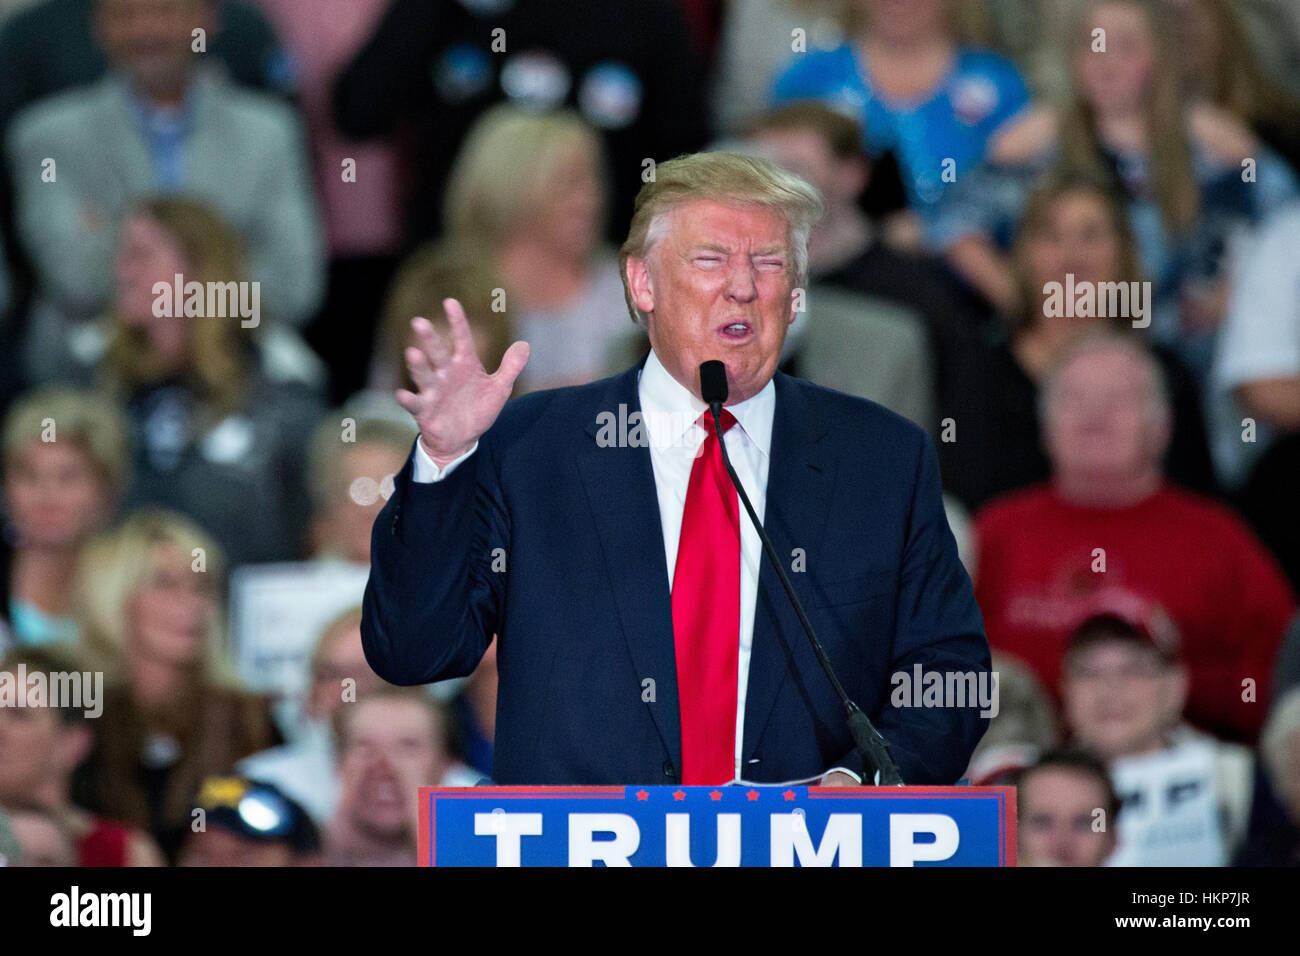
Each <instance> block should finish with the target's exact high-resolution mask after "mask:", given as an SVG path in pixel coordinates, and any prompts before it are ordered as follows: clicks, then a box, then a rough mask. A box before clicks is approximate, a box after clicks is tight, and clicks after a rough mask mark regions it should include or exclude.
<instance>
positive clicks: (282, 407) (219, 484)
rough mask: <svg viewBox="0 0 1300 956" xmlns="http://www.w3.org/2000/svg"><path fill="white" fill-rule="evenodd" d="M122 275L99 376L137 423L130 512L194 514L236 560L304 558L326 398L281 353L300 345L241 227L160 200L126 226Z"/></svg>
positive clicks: (95, 365) (99, 352)
mask: <svg viewBox="0 0 1300 956" xmlns="http://www.w3.org/2000/svg"><path fill="white" fill-rule="evenodd" d="M116 273H117V289H116V293H115V298H114V302H113V306H112V309H111V311H110V314H109V316H108V319H107V322H106V324H105V329H104V338H103V341H102V342H101V343H100V346H99V348H97V349H94V350H88V360H89V362H90V363H91V365H90V367H89V368H88V369H86V370H85V373H86V377H87V378H88V379H90V380H91V381H93V382H94V383H95V384H96V385H97V386H98V387H99V388H100V389H101V390H102V391H104V393H105V394H106V395H107V396H108V397H109V398H110V399H111V400H112V401H115V402H118V403H120V404H121V405H122V406H123V407H124V408H125V410H126V413H127V418H128V420H129V421H130V425H131V431H132V438H133V440H134V441H133V443H134V465H135V481H134V483H133V485H132V487H131V489H130V492H129V493H128V495H127V499H126V505H127V507H128V508H130V507H136V506H142V505H157V506H160V507H166V508H173V509H175V510H177V511H180V512H182V513H184V514H187V515H189V516H190V517H192V518H194V519H195V520H196V521H198V522H199V523H200V524H202V525H203V526H204V527H206V528H208V529H209V530H210V531H211V532H212V533H213V534H214V535H215V536H216V537H217V539H218V540H219V541H220V542H221V544H222V546H223V547H224V548H225V549H226V551H227V553H228V554H229V555H230V557H231V560H232V561H233V562H235V563H244V562H249V561H271V560H290V559H294V558H297V557H298V556H299V554H300V548H301V537H302V533H303V528H304V527H305V523H306V504H305V495H303V494H302V490H301V489H302V482H303V476H302V472H303V461H302V459H303V450H304V447H305V443H306V436H307V434H308V433H309V432H310V430H311V427H312V425H313V424H314V423H315V421H316V419H317V418H318V417H319V415H320V412H321V411H322V403H321V401H320V397H319V395H318V393H317V392H316V390H315V389H314V388H313V387H312V386H311V385H309V384H308V383H307V382H306V380H305V379H303V378H296V379H295V378H294V377H293V376H292V375H291V374H290V372H289V365H287V364H285V363H284V362H282V361H281V358H280V356H281V355H282V353H283V352H284V350H285V348H286V343H287V340H285V339H284V338H283V336H278V335H277V334H276V333H275V329H274V327H273V325H272V324H271V323H270V322H264V321H263V318H264V317H263V316H261V315H260V314H259V303H260V299H261V296H260V287H259V286H258V285H257V284H256V283H249V282H246V281H244V280H245V275H246V273H245V271H244V252H243V247H242V244H241V242H240V239H239V237H238V235H237V234H236V233H235V232H234V230H233V229H232V228H231V227H230V226H228V225H227V224H226V223H225V222H223V221H222V220H221V218H220V217H219V216H217V214H216V213H215V212H213V211H212V210H211V209H210V208H209V207H207V206H206V205H204V204H202V203H200V202H197V201H193V200H190V199H184V198H168V199H154V200H149V201H146V202H143V203H141V204H140V205H139V206H138V207H137V208H136V210H135V212H134V213H133V214H132V215H131V216H130V217H129V218H128V219H127V221H126V223H125V225H124V227H123V231H122V238H121V241H120V244H119V248H118V253H117V262H116ZM178 285H179V286H180V287H181V289H182V290H183V298H182V301H181V302H177V301H176V298H177V295H176V292H175V289H176V287H177V286H178ZM195 289H197V290H199V292H200V294H198V295H195V296H193V298H191V290H195ZM217 292H220V295H218V294H216V293H217ZM182 305H183V308H178V307H180V306H182ZM236 305H238V306H239V307H240V308H236ZM244 307H247V308H244ZM196 311H197V312H199V313H200V314H194V313H195V312H196ZM246 312H247V313H251V318H249V317H245V315H244V313H246ZM293 361H296V359H294V360H293ZM304 374H305V373H304Z"/></svg>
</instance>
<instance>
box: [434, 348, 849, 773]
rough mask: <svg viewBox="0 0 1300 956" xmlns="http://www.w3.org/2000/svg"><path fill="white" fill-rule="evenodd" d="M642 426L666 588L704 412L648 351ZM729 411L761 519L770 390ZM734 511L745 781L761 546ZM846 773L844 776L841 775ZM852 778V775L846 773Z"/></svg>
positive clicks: (445, 471) (438, 473)
mask: <svg viewBox="0 0 1300 956" xmlns="http://www.w3.org/2000/svg"><path fill="white" fill-rule="evenodd" d="M637 389H638V396H639V398H640V403H641V413H642V421H643V424H644V428H645V434H646V439H647V441H648V442H649V445H650V462H651V465H652V466H653V468H654V478H655V492H656V494H657V495H658V498H659V518H660V521H661V522H662V524H663V535H664V557H665V558H666V559H667V562H668V580H669V585H670V586H671V584H672V579H673V575H674V573H675V572H676V567H677V544H678V541H679V539H680V537H681V530H682V513H683V511H685V508H686V489H687V486H688V485H689V484H690V477H691V466H692V465H693V464H694V463H695V457H696V455H697V453H698V452H699V448H700V445H701V444H702V443H703V442H704V436H705V430H704V428H703V427H702V426H700V425H697V424H695V422H696V419H698V418H699V417H700V415H702V414H704V412H705V411H707V409H708V406H707V405H705V404H704V403H703V402H702V401H700V400H699V399H698V398H696V397H695V396H694V395H693V394H691V392H690V390H689V389H687V388H686V387H685V386H684V385H682V384H681V383H680V382H678V381H677V380H676V379H675V378H673V377H672V375H670V374H669V373H668V370H667V369H666V368H664V366H663V363H661V362H660V361H659V357H658V356H657V355H655V353H654V351H653V350H652V351H651V352H650V355H649V356H648V357H647V358H646V362H645V366H644V367H643V368H642V369H641V373H640V378H639V381H638V386H637ZM727 411H729V412H731V414H732V415H734V416H735V418H736V425H735V426H733V427H732V428H730V429H728V430H727V432H726V433H725V434H724V436H723V438H724V440H725V441H726V443H727V453H728V455H729V456H730V458H731V464H732V466H733V467H734V468H735V469H736V475H737V477H738V478H740V482H741V484H742V485H744V487H745V492H746V493H747V494H748V495H749V500H750V503H751V504H752V505H753V506H754V511H755V513H756V514H757V515H758V516H759V518H760V519H763V518H764V514H765V512H764V506H765V504H766V502H767V469H768V463H769V462H770V460H771V450H772V421H773V419H774V417H775V413H776V386H775V385H773V384H772V382H771V381H768V383H767V384H766V385H765V386H763V388H762V390H761V391H760V392H759V393H758V394H757V395H755V396H753V397H752V398H748V399H746V400H745V401H743V402H739V403H737V404H735V405H728V406H727ZM415 447H416V454H415V462H414V466H413V469H412V475H411V478H412V480H413V481H417V482H431V481H440V480H441V479H443V478H445V477H446V476H447V475H449V474H450V473H451V472H452V470H453V469H454V468H455V467H456V466H457V465H459V464H460V463H461V462H462V461H464V460H465V459H466V458H468V457H469V456H470V455H472V454H473V453H474V450H475V449H476V448H478V444H477V443H475V445H474V448H471V449H470V450H469V451H468V452H466V453H465V454H464V455H462V456H461V457H460V458H458V459H456V460H455V461H453V462H451V463H449V464H448V465H447V466H446V467H445V468H442V469H439V468H438V466H437V465H435V464H434V462H433V459H431V458H430V457H429V456H428V455H427V454H426V453H425V451H424V448H423V447H422V446H421V445H420V443H419V442H418V441H417V442H416V446H415ZM736 498H737V502H736V507H737V509H738V510H739V513H740V633H739V634H738V635H737V640H738V641H739V646H740V656H739V659H738V662H737V663H738V667H737V681H736V684H737V686H736V754H735V770H736V779H738V780H739V779H744V773H743V769H744V768H742V767H741V765H740V764H741V759H742V758H741V754H742V753H743V749H744V739H743V738H744V732H745V691H746V689H747V687H748V684H749V657H750V651H751V649H752V647H753V639H754V612H755V608H756V606H757V603H758V576H759V571H760V569H761V565H762V558H763V544H762V541H761V540H760V539H759V537H758V531H757V530H755V528H754V525H753V522H751V521H750V520H749V518H748V517H747V516H746V515H745V508H744V505H743V504H741V503H740V500H739V499H740V496H739V495H737V496H736ZM843 772H845V773H849V771H843ZM851 775H853V776H856V775H855V774H851Z"/></svg>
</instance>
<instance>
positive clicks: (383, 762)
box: [325, 687, 449, 866]
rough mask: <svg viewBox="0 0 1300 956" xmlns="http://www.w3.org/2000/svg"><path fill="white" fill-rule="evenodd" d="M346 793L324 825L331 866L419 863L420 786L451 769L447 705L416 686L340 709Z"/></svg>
mask: <svg viewBox="0 0 1300 956" xmlns="http://www.w3.org/2000/svg"><path fill="white" fill-rule="evenodd" d="M334 727H335V742H336V748H337V753H338V761H339V764H338V773H339V799H338V805H337V807H336V809H335V813H334V817H333V819H332V820H331V821H330V823H329V824H328V826H327V827H326V830H325V862H326V863H327V864H328V865H330V866H414V865H415V862H416V860H415V854H416V827H417V825H418V812H419V805H418V799H417V791H418V789H419V788H420V787H432V786H438V785H440V784H441V782H442V780H443V777H444V775H445V774H446V773H447V769H448V764H449V761H448V757H447V725H446V717H445V716H444V714H443V711H442V708H441V707H440V706H439V705H438V704H436V703H435V702H434V700H433V698H431V697H430V696H429V695H428V694H426V693H425V692H424V691H422V690H419V689H415V688H400V687H394V688H391V689H386V690H378V691H375V692H372V693H370V694H368V695H366V696H365V697H359V698H358V699H357V701H356V702H355V703H351V704H348V705H346V706H344V707H340V708H339V709H338V710H337V711H336V712H335V715H334Z"/></svg>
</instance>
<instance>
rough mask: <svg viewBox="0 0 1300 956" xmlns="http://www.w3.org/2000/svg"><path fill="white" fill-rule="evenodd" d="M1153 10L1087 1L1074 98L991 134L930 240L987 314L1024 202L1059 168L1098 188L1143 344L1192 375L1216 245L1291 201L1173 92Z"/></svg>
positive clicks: (1006, 282)
mask: <svg viewBox="0 0 1300 956" xmlns="http://www.w3.org/2000/svg"><path fill="white" fill-rule="evenodd" d="M1163 2H1164V0H1090V2H1086V3H1084V4H1083V5H1082V6H1081V8H1080V10H1079V13H1078V17H1077V20H1076V22H1075V24H1074V27H1073V29H1072V31H1071V34H1070V36H1071V38H1072V40H1071V42H1072V54H1071V57H1072V58H1071V65H1072V68H1073V92H1072V94H1071V97H1070V100H1069V102H1068V103H1067V104H1066V105H1065V106H1064V107H1060V108H1058V107H1054V106H1048V105H1043V106H1039V107H1037V108H1035V109H1032V110H1030V111H1028V112H1027V113H1026V115H1025V116H1024V117H1023V118H1022V119H1021V120H1020V121H1018V122H1017V123H1015V124H1012V125H1011V126H1009V127H1008V128H1007V129H1006V130H1004V131H1002V132H1000V133H999V134H998V136H996V137H995V138H994V140H993V141H992V142H991V144H990V148H989V156H988V162H987V164H986V165H985V166H984V167H982V168H980V169H977V170H973V171H971V172H968V173H967V174H966V175H965V176H964V177H958V180H957V182H956V184H954V187H953V189H952V190H951V191H950V192H949V194H948V195H947V197H946V198H945V200H944V203H943V207H942V209H941V210H940V212H939V215H938V216H937V217H936V220H935V222H934V223H933V224H932V228H931V230H930V235H929V241H930V242H931V244H932V245H933V246H934V247H935V249H936V250H937V251H940V252H942V253H943V254H944V255H946V257H947V258H948V261H949V263H950V264H951V265H952V266H953V268H954V269H955V270H956V271H957V273H958V274H959V275H961V276H962V277H964V278H965V279H966V281H967V282H968V283H969V284H970V285H971V286H972V287H973V288H974V289H976V290H977V291H978V292H979V293H981V294H982V295H983V296H984V297H985V298H986V299H987V300H988V301H989V302H990V303H991V304H992V305H993V306H995V307H996V308H998V309H1000V310H1003V311H1009V310H1010V309H1012V308H1013V307H1014V301H1015V298H1016V288H1015V277H1014V273H1013V269H1012V267H1011V263H1010V259H1009V257H1008V255H1007V250H1008V249H1009V247H1010V245H1011V243H1012V242H1013V241H1014V237H1015V224H1016V222H1017V221H1018V220H1019V218H1020V215H1021V213H1022V211H1023V209H1024V205H1025V201H1026V199H1027V197H1028V194H1029V193H1030V191H1031V190H1032V188H1033V185H1034V183H1035V182H1036V181H1037V180H1038V179H1039V177H1040V176H1041V175H1042V173H1043V172H1044V171H1045V170H1048V169H1050V168H1051V167H1052V166H1053V165H1054V164H1056V163H1058V162H1059V163H1063V164H1067V165H1069V166H1071V167H1074V168H1083V169H1087V170H1089V171H1090V172H1092V173H1093V174H1094V175H1097V176H1100V177H1104V178H1106V179H1109V180H1110V181H1111V182H1112V183H1113V184H1114V188H1115V189H1116V191H1117V192H1118V193H1119V194H1120V195H1122V196H1123V197H1124V199H1125V204H1126V210H1127V214H1128V217H1129V222H1130V225H1131V228H1132V229H1133V232H1134V235H1135V237H1136V240H1137V243H1138V251H1139V255H1140V258H1141V263H1142V267H1143V270H1144V272H1145V273H1146V274H1147V276H1149V277H1150V279H1151V281H1152V282H1153V283H1154V292H1155V296H1156V303H1157V305H1156V308H1155V312H1154V316H1153V317H1152V319H1153V321H1152V332H1153V334H1154V335H1155V336H1156V338H1157V339H1158V340H1160V341H1164V342H1166V343H1167V344H1170V345H1174V346H1176V347H1178V348H1179V349H1180V351H1182V352H1183V354H1184V358H1185V359H1186V360H1187V361H1188V363H1189V364H1191V365H1192V366H1193V367H1194V369H1196V370H1197V371H1198V373H1201V374H1204V372H1205V371H1206V367H1207V365H1208V361H1207V359H1208V344H1207V342H1208V339H1209V336H1210V335H1211V334H1212V332H1213V328H1214V326H1215V325H1216V324H1217V322H1218V319H1219V317H1220V316H1221V314H1222V311H1223V304H1224V292H1225V289H1226V281H1225V280H1224V278H1223V268H1224V265H1225V260H1226V258H1227V246H1228V244H1229V242H1230V241H1233V239H1234V237H1235V236H1236V235H1237V234H1238V233H1239V232H1240V231H1241V230H1242V229H1243V228H1246V227H1249V226H1250V225H1251V224H1253V223H1254V222H1256V221H1258V219H1259V218H1260V217H1262V215H1263V214H1264V213H1265V212H1266V211H1267V210H1268V209H1270V208H1273V207H1275V206H1277V205H1280V204H1282V203H1284V202H1285V201H1286V200H1287V199H1288V198H1290V197H1292V196H1294V195H1296V193H1297V190H1298V187H1297V183H1296V178H1295V176H1294V174H1293V173H1292V171H1291V170H1290V168H1289V167H1288V166H1287V165H1286V164H1285V163H1284V162H1283V161H1282V160H1281V159H1280V158H1278V157H1277V156H1276V155H1275V154H1274V153H1273V152H1272V151H1271V150H1269V149H1268V148H1267V147H1266V146H1265V145H1264V144H1263V143H1262V142H1260V141H1259V140H1258V138H1257V137H1256V136H1255V135H1254V134H1253V133H1252V132H1251V131H1250V130H1249V129H1248V128H1247V127H1246V126H1245V124H1243V123H1242V122H1240V121H1239V120H1238V119H1236V118H1235V117H1233V116H1232V115H1230V114H1228V113H1225V112H1223V111H1222V110H1220V109H1218V108H1217V107H1215V106H1213V105H1212V104H1210V103H1208V102H1205V101H1204V100H1200V99H1192V100H1189V99H1187V98H1186V97H1185V95H1184V93H1183V89H1182V82H1181V77H1180V75H1179V71H1178V66H1177V62H1178V58H1177V56H1176V55H1175V53H1174V52H1173V50H1172V48H1171V47H1172V38H1173V35H1174V33H1173V28H1172V27H1171V26H1170V25H1169V23H1168V21H1167V18H1166V12H1167V11H1166V10H1165V8H1164V6H1163Z"/></svg>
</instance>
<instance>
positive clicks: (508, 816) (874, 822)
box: [420, 786, 1016, 866]
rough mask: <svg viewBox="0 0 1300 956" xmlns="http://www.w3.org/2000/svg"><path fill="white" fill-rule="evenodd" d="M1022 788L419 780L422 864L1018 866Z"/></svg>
mask: <svg viewBox="0 0 1300 956" xmlns="http://www.w3.org/2000/svg"><path fill="white" fill-rule="evenodd" d="M1015 799H1016V797H1015V790H1014V789H1013V788H1011V787H892V788H885V787H743V786H729V787H470V788H439V787H421V788H420V865H421V866H1014V865H1015V862H1016V856H1015V854H1016V809H1015Z"/></svg>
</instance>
